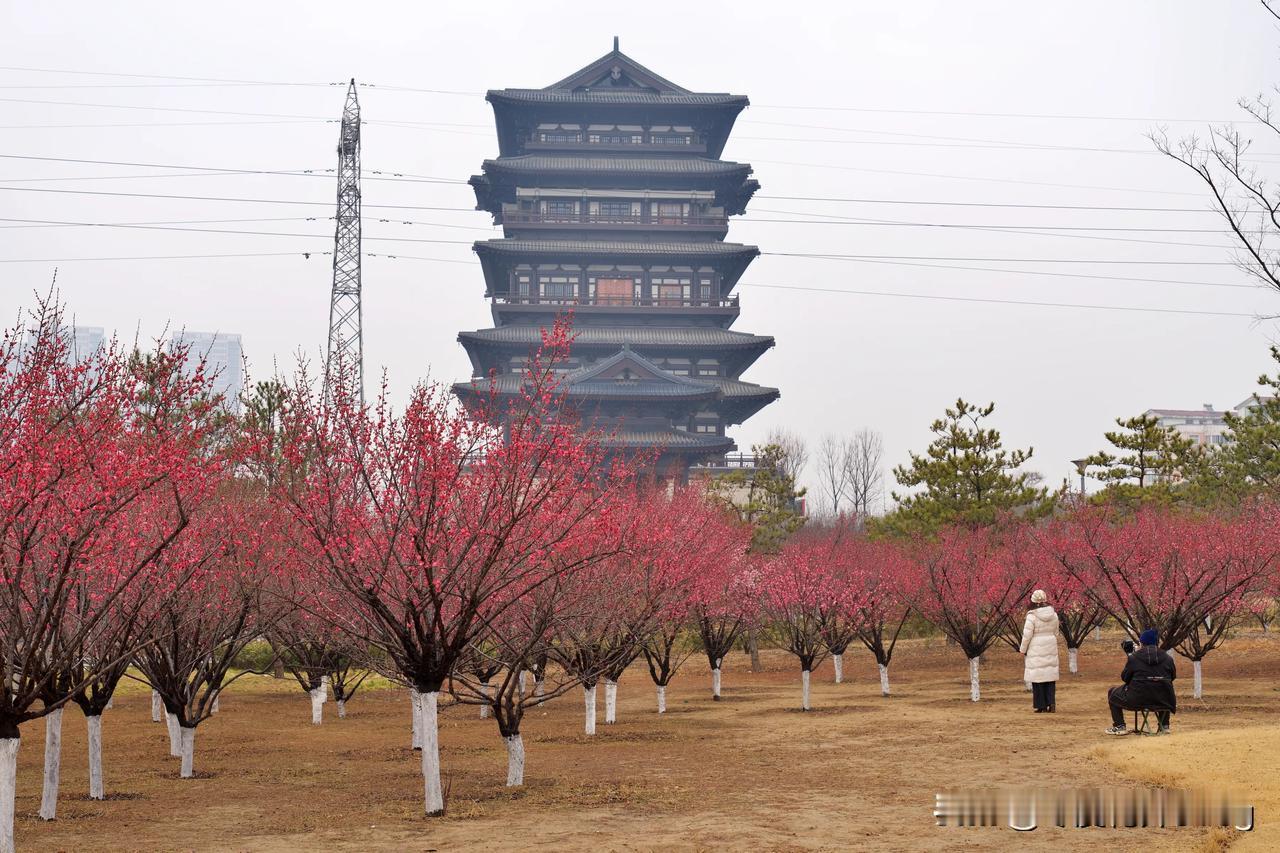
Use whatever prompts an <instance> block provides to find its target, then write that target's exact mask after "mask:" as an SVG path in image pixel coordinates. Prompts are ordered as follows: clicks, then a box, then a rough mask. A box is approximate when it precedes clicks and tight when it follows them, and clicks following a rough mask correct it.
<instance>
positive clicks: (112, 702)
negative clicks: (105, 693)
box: [103, 693, 116, 711]
mask: <svg viewBox="0 0 1280 853" xmlns="http://www.w3.org/2000/svg"><path fill="white" fill-rule="evenodd" d="M115 706H116V694H114V693H112V694H111V698H110V699H108V700H107V706H106V708H104V709H103V710H105V711H110V710H111V709H112V708H114V707H115Z"/></svg>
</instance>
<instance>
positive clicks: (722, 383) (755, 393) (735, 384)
mask: <svg viewBox="0 0 1280 853" xmlns="http://www.w3.org/2000/svg"><path fill="white" fill-rule="evenodd" d="M703 378H704V379H705V381H707V382H710V383H711V384H712V385H715V386H716V387H718V388H719V389H720V393H721V394H723V395H724V396H725V397H726V398H727V399H734V398H739V397H776V396H778V389H777V388H770V387H769V386H768V385H757V384H756V383H754V382H742V381H741V380H738V379H724V378H720V377H710V376H708V377H703Z"/></svg>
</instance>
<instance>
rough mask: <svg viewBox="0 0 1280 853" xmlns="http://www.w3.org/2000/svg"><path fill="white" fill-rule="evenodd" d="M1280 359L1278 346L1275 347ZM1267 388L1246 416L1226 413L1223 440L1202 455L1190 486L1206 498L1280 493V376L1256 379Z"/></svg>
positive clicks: (1219, 499) (1255, 398)
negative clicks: (1221, 443)
mask: <svg viewBox="0 0 1280 853" xmlns="http://www.w3.org/2000/svg"><path fill="white" fill-rule="evenodd" d="M1271 357H1272V358H1273V359H1275V360H1276V361H1277V362H1280V347H1276V346H1273V347H1271ZM1258 385H1259V386H1260V387H1261V388H1262V389H1265V390H1262V391H1260V392H1259V393H1257V394H1254V396H1253V405H1252V406H1251V407H1249V409H1248V410H1247V411H1246V412H1245V413H1244V414H1236V413H1235V412H1227V413H1226V417H1225V420H1226V423H1227V432H1226V435H1225V436H1224V438H1225V439H1226V440H1225V442H1224V444H1223V445H1222V446H1221V447H1220V448H1219V449H1218V450H1216V451H1213V452H1211V453H1207V454H1204V459H1203V461H1202V464H1200V465H1199V466H1198V467H1197V469H1196V472H1195V473H1196V476H1195V477H1194V479H1193V481H1192V484H1191V485H1192V487H1193V488H1194V489H1195V491H1196V493H1197V495H1198V496H1204V497H1205V498H1208V499H1211V500H1210V501H1208V502H1213V503H1222V502H1224V501H1225V502H1238V501H1240V500H1243V499H1245V498H1248V497H1249V496H1251V495H1253V494H1256V493H1258V492H1267V493H1269V494H1271V495H1273V496H1280V375H1276V376H1267V375H1265V374H1263V375H1262V376H1259V377H1258Z"/></svg>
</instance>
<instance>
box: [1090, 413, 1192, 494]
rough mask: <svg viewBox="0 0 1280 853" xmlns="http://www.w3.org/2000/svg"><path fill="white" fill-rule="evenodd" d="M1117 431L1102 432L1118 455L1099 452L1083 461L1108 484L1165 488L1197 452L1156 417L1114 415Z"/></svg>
mask: <svg viewBox="0 0 1280 853" xmlns="http://www.w3.org/2000/svg"><path fill="white" fill-rule="evenodd" d="M1116 426H1118V427H1120V429H1119V430H1112V431H1110V432H1106V433H1103V435H1104V436H1105V437H1106V439H1107V441H1108V442H1110V443H1111V446H1112V447H1113V448H1115V449H1116V450H1118V451H1121V453H1120V454H1119V455H1113V454H1112V453H1108V452H1107V451H1105V450H1104V451H1099V452H1098V453H1095V454H1093V455H1092V456H1090V457H1088V458H1087V459H1086V460H1085V462H1086V463H1087V464H1088V465H1089V466H1090V467H1092V468H1097V469H1100V470H1098V471H1097V472H1096V473H1094V475H1093V476H1095V477H1096V478H1098V479H1099V480H1101V481H1103V482H1104V483H1107V484H1108V487H1112V486H1115V487H1120V488H1119V491H1121V492H1123V491H1125V489H1124V488H1123V487H1126V486H1129V487H1136V488H1137V489H1145V488H1149V487H1152V486H1155V487H1160V488H1165V489H1167V488H1168V486H1169V484H1170V482H1171V481H1172V480H1174V479H1175V478H1177V477H1179V476H1181V475H1186V474H1187V473H1188V472H1189V470H1190V466H1191V465H1192V464H1194V462H1195V461H1196V457H1197V455H1198V453H1197V450H1196V445H1195V443H1194V442H1193V441H1191V439H1188V438H1184V437H1182V436H1181V435H1179V434H1178V431H1177V430H1175V429H1174V428H1173V427H1163V426H1160V419H1159V418H1156V417H1154V416H1152V415H1137V416H1136V417H1132V418H1127V419H1126V418H1116Z"/></svg>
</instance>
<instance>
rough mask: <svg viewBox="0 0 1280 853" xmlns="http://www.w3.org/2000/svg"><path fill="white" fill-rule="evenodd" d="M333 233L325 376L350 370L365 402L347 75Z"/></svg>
mask: <svg viewBox="0 0 1280 853" xmlns="http://www.w3.org/2000/svg"><path fill="white" fill-rule="evenodd" d="M335 219H336V220H337V224H336V226H335V228H334V234H333V293H332V295H331V297H330V301H329V346H328V350H327V353H326V356H325V376H326V377H328V376H329V370H330V369H331V368H333V367H334V366H335V365H340V366H341V367H342V368H343V369H345V370H351V371H353V374H354V376H355V381H356V382H358V383H359V386H358V388H357V391H358V392H359V394H360V402H361V403H363V402H364V336H363V333H362V331H361V322H360V319H361V318H360V315H361V310H360V101H359V99H358V98H357V97H356V81H355V79H354V78H352V80H351V86H350V87H349V88H348V89H347V100H346V103H345V104H344V105H343V108H342V130H341V132H340V133H339V134H338V210H337V215H336V217H335Z"/></svg>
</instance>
